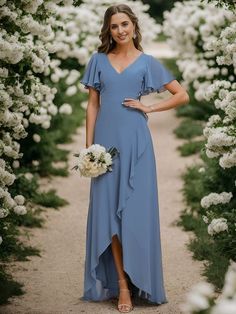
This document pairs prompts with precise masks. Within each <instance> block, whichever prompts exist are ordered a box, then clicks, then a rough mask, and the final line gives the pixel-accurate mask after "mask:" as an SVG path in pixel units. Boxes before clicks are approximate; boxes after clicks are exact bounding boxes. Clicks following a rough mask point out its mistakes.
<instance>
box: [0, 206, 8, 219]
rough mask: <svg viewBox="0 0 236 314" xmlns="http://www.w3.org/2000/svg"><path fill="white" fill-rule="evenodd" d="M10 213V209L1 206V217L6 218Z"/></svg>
mask: <svg viewBox="0 0 236 314" xmlns="http://www.w3.org/2000/svg"><path fill="white" fill-rule="evenodd" d="M8 214H9V210H8V209H5V208H0V218H5V217H6V216H7V215H8Z"/></svg>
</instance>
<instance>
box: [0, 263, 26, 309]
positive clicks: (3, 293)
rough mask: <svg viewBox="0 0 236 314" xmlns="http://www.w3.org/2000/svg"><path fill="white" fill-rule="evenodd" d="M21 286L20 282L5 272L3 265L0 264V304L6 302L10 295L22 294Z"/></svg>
mask: <svg viewBox="0 0 236 314" xmlns="http://www.w3.org/2000/svg"><path fill="white" fill-rule="evenodd" d="M22 286H23V285H22V284H20V283H19V282H16V281H15V280H14V279H13V278H12V276H11V275H10V274H9V273H7V272H6V270H5V267H4V266H3V265H0V304H6V303H7V301H8V299H9V298H10V297H11V296H19V295H22V294H24V291H23V290H22Z"/></svg>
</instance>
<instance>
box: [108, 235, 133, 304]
mask: <svg viewBox="0 0 236 314" xmlns="http://www.w3.org/2000/svg"><path fill="white" fill-rule="evenodd" d="M111 248H112V254H113V257H114V261H115V265H116V270H117V273H118V277H119V280H121V281H119V287H120V289H128V283H127V280H124V279H127V278H126V276H125V272H124V269H123V256H122V246H121V243H120V241H119V239H118V237H117V235H115V236H113V237H112V243H111ZM122 279H123V280H122ZM121 303H126V304H132V303H131V298H130V293H128V291H126V290H121V291H120V295H119V302H118V304H121Z"/></svg>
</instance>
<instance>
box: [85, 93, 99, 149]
mask: <svg viewBox="0 0 236 314" xmlns="http://www.w3.org/2000/svg"><path fill="white" fill-rule="evenodd" d="M99 106H100V97H99V92H98V91H96V90H95V89H94V88H92V87H89V99H88V106H87V110H86V148H88V147H89V146H90V145H92V144H93V138H94V127H95V122H96V118H97V113H98V110H99Z"/></svg>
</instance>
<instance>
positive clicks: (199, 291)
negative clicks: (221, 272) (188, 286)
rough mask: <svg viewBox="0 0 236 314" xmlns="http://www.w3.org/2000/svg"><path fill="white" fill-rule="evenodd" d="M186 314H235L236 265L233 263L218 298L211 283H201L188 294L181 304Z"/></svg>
mask: <svg viewBox="0 0 236 314" xmlns="http://www.w3.org/2000/svg"><path fill="white" fill-rule="evenodd" d="M181 310H182V313H184V314H198V313H199V314H226V313H227V314H234V313H235V311H236V263H234V262H231V265H230V266H229V268H228V271H227V273H226V276H225V283H224V287H223V290H222V294H221V295H220V296H218V297H216V293H215V291H214V287H213V285H212V284H210V283H206V282H201V283H199V284H197V285H195V286H194V287H193V288H192V290H191V291H190V292H189V293H188V294H187V297H186V302H185V303H183V304H181Z"/></svg>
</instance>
